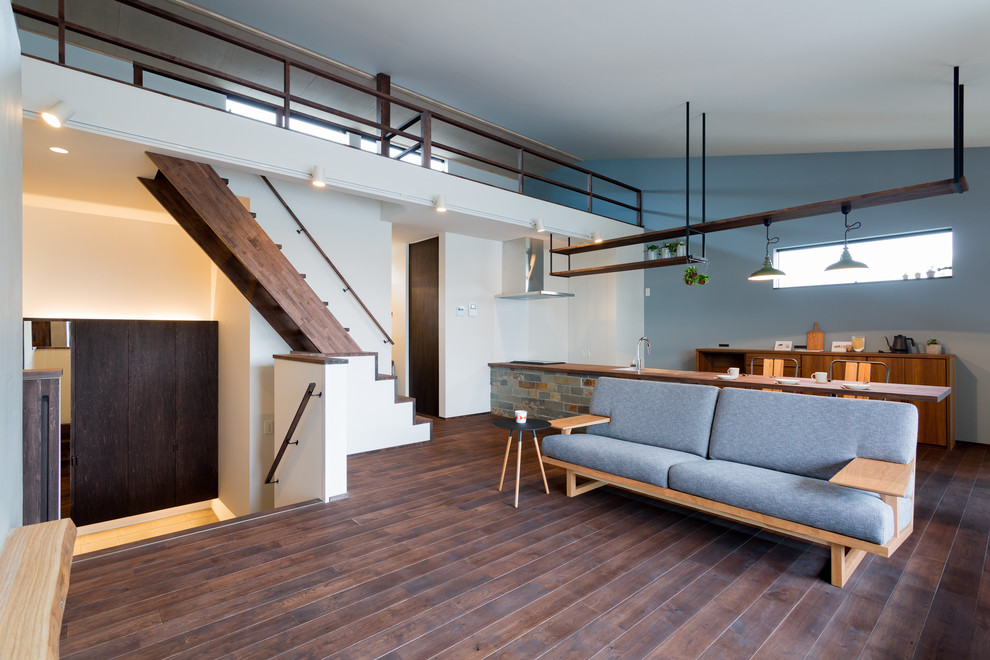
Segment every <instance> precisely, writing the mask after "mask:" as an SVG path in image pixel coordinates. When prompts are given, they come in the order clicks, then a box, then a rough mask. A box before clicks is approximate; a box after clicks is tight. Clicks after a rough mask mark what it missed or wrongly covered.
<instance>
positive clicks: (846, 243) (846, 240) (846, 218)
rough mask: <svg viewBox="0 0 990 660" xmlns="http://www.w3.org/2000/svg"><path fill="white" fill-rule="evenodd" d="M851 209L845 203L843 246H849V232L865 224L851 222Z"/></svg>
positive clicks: (843, 208)
mask: <svg viewBox="0 0 990 660" xmlns="http://www.w3.org/2000/svg"><path fill="white" fill-rule="evenodd" d="M851 210H852V207H851V206H849V205H848V204H844V205H843V206H842V222H843V224H845V226H846V233H845V235H844V236H843V237H842V247H843V248H848V247H849V232H851V231H854V230H856V229H859V228H860V227H862V226H863V223H862V222H854V223H852V224H849V212H850V211H851ZM769 231H770V230H769V229H767V232H768V233H767V236H769V235H770V234H769Z"/></svg>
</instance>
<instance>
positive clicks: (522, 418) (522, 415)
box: [516, 410, 526, 424]
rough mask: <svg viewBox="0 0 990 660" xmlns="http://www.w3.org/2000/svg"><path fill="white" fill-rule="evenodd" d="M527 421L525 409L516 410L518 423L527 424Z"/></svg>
mask: <svg viewBox="0 0 990 660" xmlns="http://www.w3.org/2000/svg"><path fill="white" fill-rule="evenodd" d="M525 423H526V411H525V410H517V411H516V424H525Z"/></svg>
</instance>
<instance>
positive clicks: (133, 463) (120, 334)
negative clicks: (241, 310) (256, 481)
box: [71, 321, 218, 525]
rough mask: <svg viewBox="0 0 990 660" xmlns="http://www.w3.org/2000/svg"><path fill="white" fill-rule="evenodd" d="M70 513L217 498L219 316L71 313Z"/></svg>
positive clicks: (86, 518) (90, 518) (122, 512)
mask: <svg viewBox="0 0 990 660" xmlns="http://www.w3.org/2000/svg"><path fill="white" fill-rule="evenodd" d="M72 379H73V380H72V387H73V401H72V440H71V442H72V454H73V457H74V459H73V465H72V467H71V475H72V477H71V479H72V494H71V502H72V504H71V507H72V519H73V520H74V521H75V523H76V524H77V525H88V524H92V523H95V522H102V521H104V520H112V519H115V518H122V517H125V516H132V515H137V514H140V513H147V512H149V511H157V510H159V509H167V508H170V507H173V506H178V505H181V504H189V503H192V502H200V501H203V500H209V499H212V498H214V497H216V496H217V397H218V393H217V324H216V322H214V321H75V322H74V325H73V347H72Z"/></svg>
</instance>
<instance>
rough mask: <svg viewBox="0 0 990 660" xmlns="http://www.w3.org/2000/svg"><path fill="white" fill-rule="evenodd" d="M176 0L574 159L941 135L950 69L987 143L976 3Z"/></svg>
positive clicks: (901, 144) (987, 8) (984, 64)
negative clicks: (688, 137)
mask: <svg viewBox="0 0 990 660" xmlns="http://www.w3.org/2000/svg"><path fill="white" fill-rule="evenodd" d="M182 4H191V5H198V6H199V7H201V8H204V9H207V10H210V11H213V12H217V13H220V14H223V15H225V16H227V17H230V18H232V19H234V20H236V21H239V22H241V23H244V24H246V25H249V26H251V27H254V28H256V29H260V30H262V31H264V32H267V33H269V34H272V35H274V36H277V37H279V38H281V39H284V40H287V41H290V42H293V43H295V44H298V45H300V46H303V47H305V48H308V49H310V50H313V51H316V52H318V53H321V54H323V55H325V56H327V57H330V58H332V59H335V60H337V61H339V62H342V63H344V64H348V65H350V66H353V67H356V68H358V69H361V70H363V71H366V72H368V73H372V74H374V73H378V72H383V73H388V74H390V75H391V76H392V82H393V84H394V85H398V86H401V87H404V88H406V89H409V90H412V91H414V92H418V93H420V94H423V95H425V96H428V97H431V98H433V99H436V100H438V101H441V102H443V103H446V104H448V105H451V106H454V107H456V108H458V109H460V110H463V111H466V112H469V113H471V114H474V115H476V116H478V117H481V118H483V119H486V120H488V121H491V122H493V123H496V124H499V125H501V126H504V127H506V128H508V129H511V130H513V131H516V132H518V133H522V134H523V135H526V136H529V137H531V138H534V139H536V140H540V141H542V142H545V143H547V144H550V145H552V146H554V147H557V148H560V149H563V150H565V151H568V152H571V153H573V154H575V155H577V156H580V157H582V158H585V159H598V158H645V157H661V156H681V155H683V153H684V114H685V109H684V102H685V101H690V102H691V114H692V117H693V119H692V136H699V135H700V120H699V117H700V113H701V112H705V113H707V124H708V145H707V146H708V153H709V154H710V155H736V154H768V153H801V152H824V151H857V150H889V149H910V148H940V147H950V146H951V144H952V142H951V140H952V115H951V109H952V96H951V94H952V86H951V83H952V66H954V65H959V66H960V67H961V77H962V82H963V83H964V84H965V85H966V88H965V90H966V108H967V113H966V145H967V146H990V38H988V35H990V1H988V0H949V1H943V2H939V1H933V0H830V1H829V2H796V1H794V0H750V1H748V2H740V1H738V0H695V1H693V2H686V1H684V0H680V1H679V2H672V1H670V0H610V1H609V2H604V1H602V0H571V1H570V2H563V1H560V0H556V1H555V0H416V2H408V1H400V0H376V1H374V2H369V1H360V0H280V2H271V1H270V0H193V1H192V2H190V3H186V2H182ZM692 142H693V145H694V150H695V153H700V137H699V138H698V139H697V140H693V141H692Z"/></svg>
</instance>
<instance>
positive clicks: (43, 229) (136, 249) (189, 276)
mask: <svg viewBox="0 0 990 660" xmlns="http://www.w3.org/2000/svg"><path fill="white" fill-rule="evenodd" d="M23 254H24V263H23V278H24V284H23V287H24V289H23V290H24V316H27V317H41V318H46V317H47V318H101V319H174V320H207V319H209V318H210V287H209V282H210V260H209V259H208V258H207V257H206V255H205V254H204V253H203V251H202V250H201V249H200V248H199V246H198V245H196V243H195V242H194V241H193V240H192V239H191V238H189V236H188V234H186V232H185V231H183V230H182V228H180V227H179V226H178V225H175V224H171V225H168V224H162V223H158V222H143V221H136V220H131V219H124V218H119V217H105V216H101V215H94V214H90V213H77V212H72V211H64V210H57V209H52V208H42V207H36V206H25V207H24V252H23Z"/></svg>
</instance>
